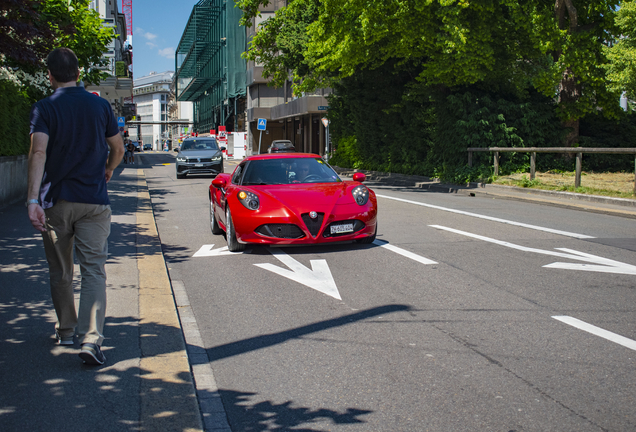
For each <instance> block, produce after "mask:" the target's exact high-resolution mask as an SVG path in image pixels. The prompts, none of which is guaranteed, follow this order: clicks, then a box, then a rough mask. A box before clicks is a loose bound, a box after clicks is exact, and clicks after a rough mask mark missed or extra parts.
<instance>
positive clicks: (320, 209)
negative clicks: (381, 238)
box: [209, 153, 377, 252]
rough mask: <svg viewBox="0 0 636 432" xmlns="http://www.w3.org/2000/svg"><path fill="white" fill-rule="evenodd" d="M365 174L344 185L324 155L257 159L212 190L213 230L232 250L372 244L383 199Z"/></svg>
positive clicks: (217, 181) (217, 180)
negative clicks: (366, 183)
mask: <svg viewBox="0 0 636 432" xmlns="http://www.w3.org/2000/svg"><path fill="white" fill-rule="evenodd" d="M365 179H366V176H365V175H364V174H363V173H355V174H354V175H353V181H342V180H341V179H340V177H338V174H336V172H335V171H334V170H333V169H332V168H331V167H330V166H329V165H327V163H325V162H324V161H323V160H322V159H321V158H320V156H318V155H315V154H309V153H293V154H290V153H279V154H264V155H254V156H250V157H248V158H246V159H244V160H243V161H242V162H241V163H240V164H239V165H238V166H237V167H236V168H235V169H234V172H233V173H232V174H219V175H217V176H216V177H215V178H214V180H212V184H211V185H210V188H209V192H210V227H211V229H212V233H213V234H222V233H223V232H225V234H226V239H227V245H228V249H229V250H230V251H232V252H239V251H241V250H244V249H245V246H246V245H247V244H265V245H296V244H318V243H329V242H341V241H357V242H359V243H372V242H373V241H374V240H375V237H376V233H377V199H376V197H375V193H374V192H373V191H372V190H370V189H369V188H367V187H366V186H364V185H363V184H362V182H363V181H364V180H365Z"/></svg>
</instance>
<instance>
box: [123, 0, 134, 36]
mask: <svg viewBox="0 0 636 432" xmlns="http://www.w3.org/2000/svg"><path fill="white" fill-rule="evenodd" d="M121 11H122V13H123V14H124V15H125V16H126V34H127V35H128V36H132V34H133V33H132V0H121Z"/></svg>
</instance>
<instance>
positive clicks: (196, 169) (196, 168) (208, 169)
mask: <svg viewBox="0 0 636 432" xmlns="http://www.w3.org/2000/svg"><path fill="white" fill-rule="evenodd" d="M222 172H223V161H222V160H221V161H218V162H201V163H190V162H177V173H178V174H219V173H222Z"/></svg>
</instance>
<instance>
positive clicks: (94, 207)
mask: <svg viewBox="0 0 636 432" xmlns="http://www.w3.org/2000/svg"><path fill="white" fill-rule="evenodd" d="M45 213H46V229H47V231H46V232H44V233H42V237H43V239H44V251H45V252H46V259H47V261H48V263H49V275H50V280H51V297H52V299H53V306H54V307H55V313H56V314H57V325H56V326H55V328H56V330H57V332H58V333H59V334H60V336H72V335H73V334H74V333H76V334H77V335H78V337H79V342H80V343H94V344H96V345H100V346H101V344H102V342H103V340H104V335H103V331H104V320H105V318H106V270H105V265H106V259H107V258H108V235H109V234H110V215H111V212H110V206H108V205H98V204H83V203H73V202H68V201H64V200H61V201H59V202H58V203H56V204H55V205H54V206H53V207H51V208H49V209H46V210H45ZM73 246H75V255H76V256H77V260H78V262H79V265H80V272H81V276H82V282H81V289H80V302H79V314H76V311H75V299H74V296H73ZM76 327H77V330H76Z"/></svg>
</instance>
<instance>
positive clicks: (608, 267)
mask: <svg viewBox="0 0 636 432" xmlns="http://www.w3.org/2000/svg"><path fill="white" fill-rule="evenodd" d="M429 226H430V227H431V228H436V229H440V230H444V231H449V232H452V233H455V234H459V235H463V236H466V237H471V238H475V239H478V240H483V241H486V242H490V243H494V244H498V245H500V246H505V247H509V248H512V249H516V250H520V251H523V252H532V253H537V254H541V255H548V256H554V257H557V258H567V259H571V260H575V261H584V262H587V263H591V264H572V263H563V262H555V263H552V264H548V265H544V266H543V267H545V268H557V269H564V270H582V271H594V272H602V273H620V274H627V275H636V266H633V265H631V264H627V263H623V262H620V261H614V260H611V259H608V258H603V257H599V256H596V255H592V254H588V253H585V252H579V251H575V250H572V249H567V248H556V249H557V250H559V251H562V252H554V251H548V250H543V249H535V248H531V247H527V246H521V245H516V244H514V243H510V242H506V241H502V240H496V239H493V238H490V237H484V236H480V235H478V234H472V233H468V232H465V231H460V230H456V229H453V228H448V227H443V226H440V225H429Z"/></svg>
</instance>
